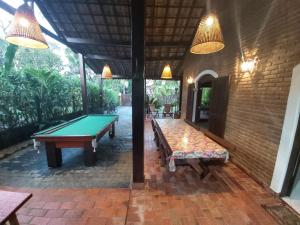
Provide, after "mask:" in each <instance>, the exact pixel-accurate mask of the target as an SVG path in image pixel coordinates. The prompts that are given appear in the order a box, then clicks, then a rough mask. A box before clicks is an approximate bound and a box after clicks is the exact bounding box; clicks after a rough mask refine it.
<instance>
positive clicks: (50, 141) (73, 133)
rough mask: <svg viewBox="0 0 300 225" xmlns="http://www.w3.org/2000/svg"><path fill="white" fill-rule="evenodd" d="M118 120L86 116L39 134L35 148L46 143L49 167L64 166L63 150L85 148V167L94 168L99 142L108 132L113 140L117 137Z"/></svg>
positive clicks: (108, 116)
mask: <svg viewBox="0 0 300 225" xmlns="http://www.w3.org/2000/svg"><path fill="white" fill-rule="evenodd" d="M117 120H118V116H117V115H98V114H95V115H93V114H92V115H84V116H81V117H78V118H76V119H73V120H70V121H68V122H65V123H62V124H59V125H57V126H54V127H50V128H48V129H46V130H43V131H40V132H37V133H35V134H33V135H32V138H33V140H34V145H35V148H38V147H39V145H40V143H41V142H43V143H45V149H46V154H47V161H48V166H49V167H60V166H61V165H62V154H61V149H62V148H83V150H84V163H85V165H86V166H93V165H94V164H95V163H96V161H97V157H96V147H97V141H98V140H99V139H100V138H101V137H102V136H104V135H105V134H106V133H107V132H109V136H110V137H111V138H112V137H114V136H115V122H116V121H117Z"/></svg>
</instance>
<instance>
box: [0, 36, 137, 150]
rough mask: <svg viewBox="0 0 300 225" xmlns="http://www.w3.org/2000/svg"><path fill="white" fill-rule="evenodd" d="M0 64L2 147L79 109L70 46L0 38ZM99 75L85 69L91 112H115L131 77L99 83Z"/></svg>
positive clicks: (76, 72) (76, 66) (75, 64)
mask: <svg viewBox="0 0 300 225" xmlns="http://www.w3.org/2000/svg"><path fill="white" fill-rule="evenodd" d="M62 51H63V52H62ZM0 65H1V68H0V80H1V82H0V149H1V148H4V147H7V146H9V145H11V144H13V143H16V142H18V141H22V140H25V139H27V138H28V137H29V136H30V135H31V134H32V133H33V132H35V131H37V130H40V129H44V128H46V127H49V126H52V125H55V124H57V123H60V122H61V121H62V120H66V119H72V118H74V117H76V116H78V115H81V114H82V97H81V87H80V76H79V63H78V58H77V55H76V54H75V53H73V52H72V51H71V50H70V49H68V48H60V47H59V46H57V45H56V44H55V43H53V44H51V43H50V48H49V49H47V50H43V51H40V50H33V49H26V48H22V47H17V46H15V45H12V44H8V43H7V42H6V41H4V40H0ZM99 79H100V78H99V75H96V74H95V73H93V71H92V70H91V69H89V68H87V92H88V103H89V105H88V108H89V112H91V113H99V112H103V111H106V112H109V111H114V110H115V108H116V107H117V106H118V105H119V93H120V92H121V91H123V90H124V89H125V87H124V85H125V83H126V85H127V86H126V92H131V88H128V86H130V85H131V82H130V81H127V82H124V80H103V85H99ZM101 87H103V89H102V90H101ZM100 94H102V95H103V98H100ZM101 101H102V102H101ZM101 106H102V107H101Z"/></svg>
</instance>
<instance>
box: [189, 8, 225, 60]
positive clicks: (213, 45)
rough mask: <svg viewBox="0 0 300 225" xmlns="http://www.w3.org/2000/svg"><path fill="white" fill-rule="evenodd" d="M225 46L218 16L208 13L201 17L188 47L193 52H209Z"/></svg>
mask: <svg viewBox="0 0 300 225" xmlns="http://www.w3.org/2000/svg"><path fill="white" fill-rule="evenodd" d="M224 47H225V45H224V40H223V35H222V31H221V27H220V23H219V20H218V17H217V16H216V15H215V14H213V13H210V14H208V15H206V16H204V17H203V19H202V20H201V21H200V24H199V26H198V30H197V33H196V35H195V37H194V40H193V44H192V47H191V49H190V51H191V53H193V54H209V53H214V52H217V51H220V50H222V49H223V48H224Z"/></svg>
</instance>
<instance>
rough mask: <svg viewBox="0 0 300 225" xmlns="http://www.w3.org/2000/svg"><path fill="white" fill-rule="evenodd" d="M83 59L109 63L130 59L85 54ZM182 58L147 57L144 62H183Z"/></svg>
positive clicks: (128, 58) (128, 59)
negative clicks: (109, 61)
mask: <svg viewBox="0 0 300 225" xmlns="http://www.w3.org/2000/svg"><path fill="white" fill-rule="evenodd" d="M85 58H87V59H97V60H111V61H130V60H131V58H130V57H123V58H116V57H112V56H108V55H99V54H86V55H85ZM183 59H184V57H182V56H171V57H147V58H146V61H176V60H178V61H179V60H183Z"/></svg>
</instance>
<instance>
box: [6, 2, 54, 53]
mask: <svg viewBox="0 0 300 225" xmlns="http://www.w3.org/2000/svg"><path fill="white" fill-rule="evenodd" d="M33 5H34V4H33V2H32V3H31V5H30V6H29V5H28V4H27V3H24V4H23V5H21V6H20V7H19V8H18V9H17V10H16V13H15V15H14V18H13V20H12V22H11V24H10V25H9V27H8V29H7V33H6V37H5V39H6V41H8V42H9V43H11V44H15V45H19V46H22V47H26V48H36V49H46V48H48V44H47V42H46V40H45V38H44V35H43V34H42V31H41V28H40V25H39V23H38V22H37V20H36V18H35V16H34V11H33Z"/></svg>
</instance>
